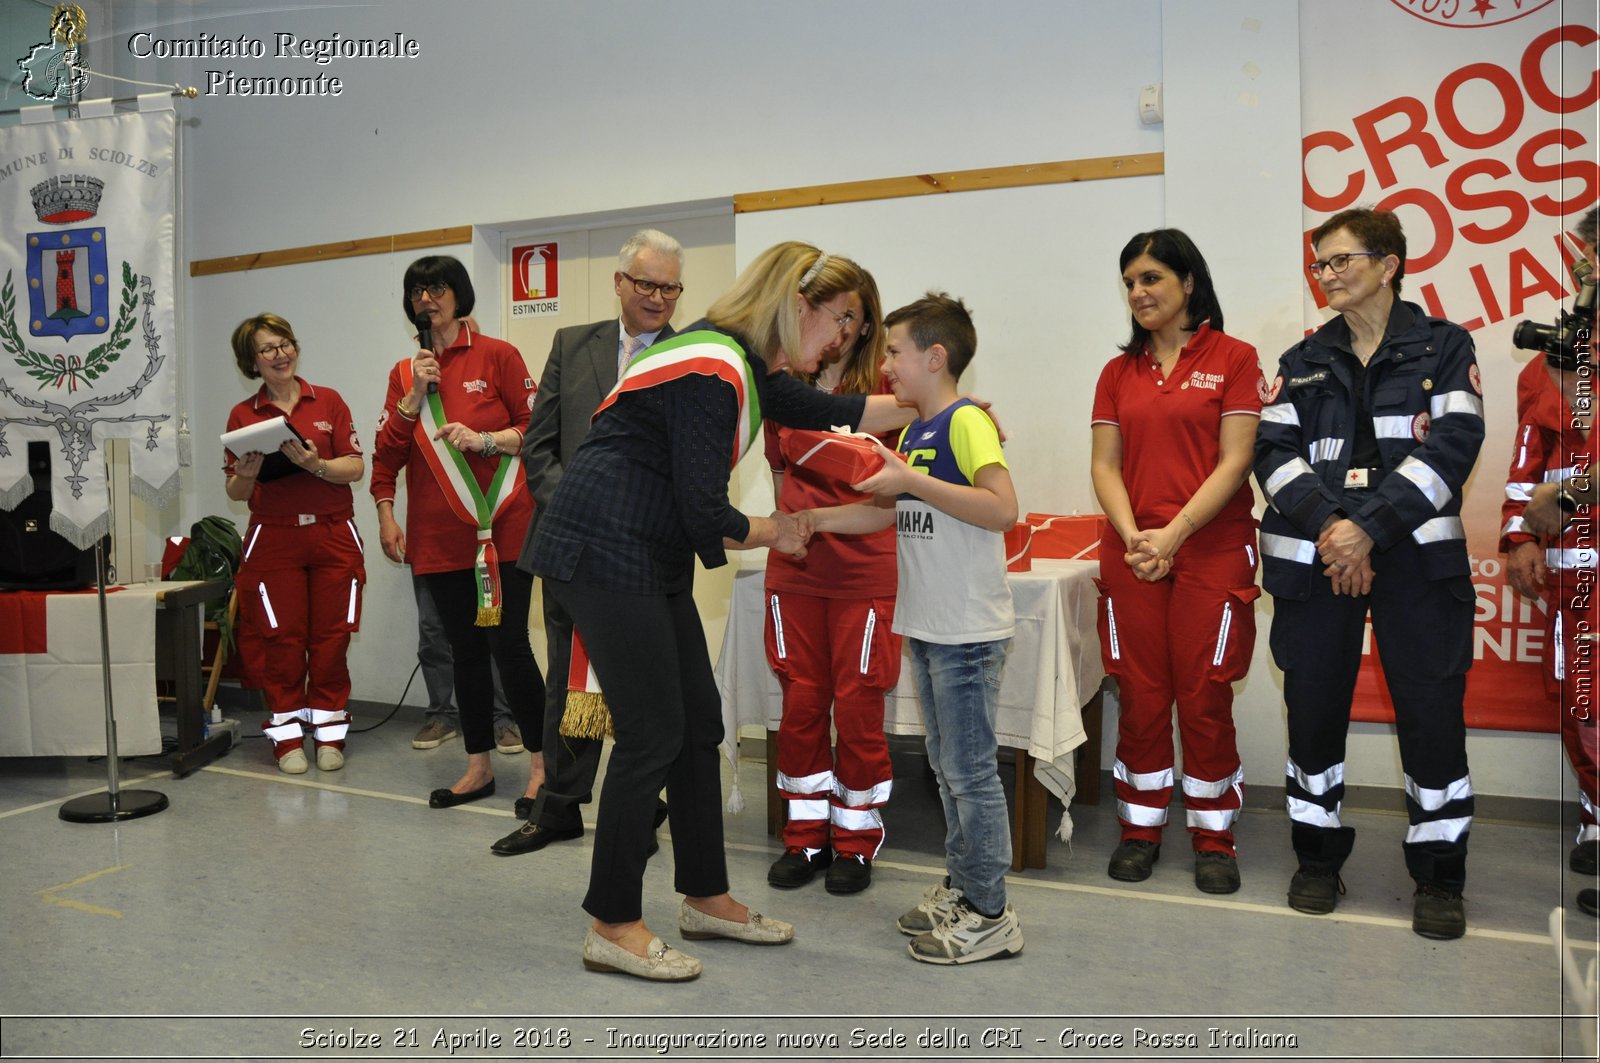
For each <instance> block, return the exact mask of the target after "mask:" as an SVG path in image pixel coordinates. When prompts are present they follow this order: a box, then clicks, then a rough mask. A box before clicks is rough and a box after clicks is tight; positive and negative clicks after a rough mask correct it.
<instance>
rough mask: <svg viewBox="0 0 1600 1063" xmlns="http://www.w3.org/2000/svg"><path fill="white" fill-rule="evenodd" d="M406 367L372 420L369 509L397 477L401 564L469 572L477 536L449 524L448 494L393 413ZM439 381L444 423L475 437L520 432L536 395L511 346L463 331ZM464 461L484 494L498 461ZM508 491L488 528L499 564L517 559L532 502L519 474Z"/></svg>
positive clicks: (391, 492) (473, 456) (410, 424)
mask: <svg viewBox="0 0 1600 1063" xmlns="http://www.w3.org/2000/svg"><path fill="white" fill-rule="evenodd" d="M410 360H411V359H410V358H409V357H408V358H405V359H402V360H401V361H400V362H396V363H395V365H394V367H393V368H391V369H390V370H389V393H388V395H387V396H386V397H385V398H384V401H383V413H382V414H381V415H380V416H379V418H378V441H377V444H376V447H375V449H374V450H373V454H372V498H373V501H375V502H382V501H384V500H385V499H393V498H394V497H395V491H396V486H395V482H396V480H397V479H398V478H399V475H400V472H401V471H402V470H404V472H405V474H406V523H405V527H406V561H407V562H409V563H410V565H411V569H412V571H413V572H416V573H417V574H418V575H426V574H428V573H430V572H454V571H456V570H458V569H465V568H471V567H472V565H473V562H474V559H475V558H476V557H477V552H478V532H477V528H476V527H475V526H473V525H471V524H468V523H466V522H465V521H463V520H462V519H461V518H460V517H458V516H456V513H455V510H453V509H452V508H450V502H449V499H448V498H447V497H446V496H445V494H444V492H445V491H446V490H449V488H448V487H446V486H443V485H441V484H440V483H439V482H438V480H437V479H436V478H435V477H434V474H433V469H432V468H431V467H430V466H429V465H428V463H427V460H426V459H425V458H424V457H423V456H422V452H421V451H420V450H419V449H418V447H417V446H416V445H414V444H415V441H416V431H415V430H416V427H417V424H418V422H416V421H412V420H408V419H407V418H405V417H402V416H400V414H399V413H397V412H396V410H395V406H396V404H397V403H398V402H399V401H400V399H402V398H404V397H405V395H406V393H407V390H406V389H405V388H403V387H402V386H401V383H400V367H401V366H402V365H404V364H405V363H407V362H409V361H410ZM439 376H440V379H439V395H440V397H441V398H442V399H443V401H444V414H445V418H446V419H447V420H450V421H455V422H458V423H460V424H464V425H466V426H467V427H468V428H471V429H474V430H476V431H479V432H498V431H500V430H502V429H505V428H515V429H516V430H517V431H518V432H522V433H526V432H527V430H528V417H529V415H530V414H531V412H532V410H533V394H534V392H535V391H536V390H537V388H536V387H535V386H534V383H533V374H531V373H530V372H529V371H528V366H527V364H526V363H525V362H523V360H522V354H521V352H519V351H518V350H517V349H516V348H515V347H513V346H512V345H511V344H509V343H506V342H505V341H504V340H497V339H491V338H490V337H488V336H483V335H474V334H473V332H472V330H471V329H470V328H468V327H467V326H466V325H465V324H462V326H461V329H460V331H459V332H458V333H457V335H456V342H455V343H454V344H453V345H452V346H451V347H449V348H447V349H446V350H445V351H444V352H443V353H442V354H441V355H440V356H439ZM422 423H423V424H424V425H426V423H427V422H426V420H424V421H423V422H422ZM466 459H467V465H468V467H469V468H470V469H471V470H472V474H473V477H474V478H475V479H476V480H477V481H478V486H479V487H480V488H483V489H487V488H488V486H489V482H490V481H491V480H492V479H493V478H494V471H495V469H496V468H497V467H498V466H499V464H500V459H499V457H494V458H485V457H483V456H482V455H480V454H478V453H476V452H469V453H467V455H466ZM512 488H513V490H514V492H515V493H514V494H513V495H512V498H511V501H510V503H509V505H508V506H507V508H506V509H505V510H504V511H503V512H502V513H501V514H500V517H499V518H498V519H497V520H496V521H495V522H494V545H495V549H496V551H498V552H499V554H500V560H501V561H515V560H516V559H517V555H518V554H519V553H520V552H521V550H522V540H523V538H524V536H525V535H526V534H527V530H528V520H529V518H530V517H531V516H532V515H533V501H532V498H531V497H530V496H529V494H528V489H527V484H526V483H525V482H524V478H523V476H522V475H521V474H520V473H518V474H517V476H516V479H515V481H514V483H513V484H512Z"/></svg>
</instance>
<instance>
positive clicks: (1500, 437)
mask: <svg viewBox="0 0 1600 1063" xmlns="http://www.w3.org/2000/svg"><path fill="white" fill-rule="evenodd" d="M1595 18H1596V12H1595V9H1594V7H1593V6H1592V5H1579V4H1549V3H1545V4H1538V3H1535V2H1532V0H1525V2H1522V3H1518V4H1510V3H1505V2H1499V3H1492V2H1483V0H1479V2H1478V3H1466V2H1455V0H1350V2H1346V3H1340V4H1307V5H1302V6H1301V39H1302V40H1303V41H1305V42H1307V43H1306V45H1305V46H1304V47H1303V49H1302V51H1303V55H1302V64H1301V69H1302V85H1303V92H1302V112H1303V115H1304V127H1305V128H1306V129H1308V130H1311V132H1309V133H1308V134H1307V135H1306V136H1305V138H1304V140H1303V142H1302V155H1303V163H1304V182H1305V184H1304V203H1305V221H1306V236H1307V237H1308V238H1309V235H1310V232H1311V231H1312V230H1313V229H1314V228H1315V227H1316V226H1317V225H1318V224H1320V223H1321V222H1322V221H1323V220H1325V219H1326V218H1327V217H1328V216H1329V215H1330V214H1333V213H1335V212H1337V211H1340V210H1344V209H1346V208H1348V207H1353V206H1374V207H1377V208H1378V209H1382V210H1392V211H1394V212H1395V213H1396V214H1397V215H1399V217H1400V220H1401V222H1402V224H1403V225H1404V226H1405V231H1406V237H1407V244H1408V255H1407V259H1406V274H1405V281H1404V283H1405V298H1407V299H1410V300H1413V301H1415V302H1417V303H1420V304H1421V305H1422V306H1423V307H1424V308H1425V309H1426V310H1427V312H1428V313H1430V314H1433V315H1435V316H1437V317H1444V318H1449V319H1450V320H1452V321H1455V322H1457V323H1458V324H1460V325H1461V326H1462V327H1464V328H1466V329H1467V330H1468V331H1470V332H1471V333H1472V334H1473V339H1474V341H1475V343H1476V345H1477V353H1478V363H1479V368H1480V371H1481V374H1482V378H1483V383H1484V407H1485V421H1486V426H1487V435H1486V437H1485V439H1484V444H1483V449H1482V451H1481V453H1480V455H1479V459H1478V465H1477V469H1476V471H1475V472H1474V474H1473V477H1472V479H1471V481H1470V482H1469V484H1468V487H1467V492H1466V497H1465V500H1464V505H1463V510H1462V519H1463V521H1464V522H1465V524H1466V527H1467V544H1468V549H1469V551H1470V552H1471V555H1472V581H1473V585H1474V587H1475V588H1476V591H1477V618H1476V628H1475V631H1474V638H1473V667H1472V671H1471V673H1470V674H1469V676H1468V682H1467V724H1468V726H1471V727H1489V728H1500V729H1508V730H1523V731H1554V730H1556V729H1557V728H1558V723H1559V721H1558V718H1557V715H1556V710H1555V707H1554V702H1553V701H1551V700H1549V699H1547V698H1546V697H1545V695H1544V693H1543V688H1542V685H1541V678H1540V674H1539V668H1540V662H1541V660H1542V659H1543V656H1544V653H1545V651H1546V646H1545V637H1546V636H1545V617H1544V606H1543V604H1542V603H1533V602H1528V601H1526V600H1524V599H1522V598H1520V597H1518V596H1517V594H1516V593H1515V592H1514V591H1513V590H1512V589H1511V588H1510V586H1509V585H1508V584H1507V583H1506V580H1505V574H1504V558H1502V557H1501V556H1500V555H1499V536H1500V504H1501V501H1502V499H1503V497H1504V488H1505V482H1506V472H1507V469H1508V467H1509V464H1510V458H1511V445H1512V437H1513V434H1514V432H1515V430H1516V411H1515V396H1516V376H1517V373H1518V372H1519V371H1520V370H1521V368H1522V366H1523V365H1524V364H1525V363H1526V362H1527V361H1528V360H1529V359H1530V358H1533V357H1536V355H1535V354H1533V353H1532V352H1528V351H1518V350H1516V349H1515V348H1514V347H1513V345H1512V342H1511V336H1512V332H1513V331H1514V329H1515V326H1516V324H1517V322H1518V321H1519V320H1522V319H1533V320H1536V321H1540V322H1543V323H1547V324H1548V323H1550V322H1551V321H1553V320H1554V319H1555V317H1556V315H1557V313H1558V312H1559V310H1560V308H1561V305H1562V303H1563V301H1564V300H1567V299H1569V298H1570V297H1571V296H1572V295H1573V294H1575V292H1576V287H1577V286H1576V284H1575V282H1574V281H1573V280H1572V275H1571V273H1570V271H1569V267H1570V266H1571V264H1572V261H1573V257H1574V256H1573V252H1572V251H1571V249H1570V248H1568V247H1567V246H1566V245H1565V244H1564V242H1563V241H1562V233H1563V232H1564V231H1565V230H1567V229H1570V228H1571V227H1572V226H1573V225H1574V223H1575V222H1576V221H1577V219H1578V218H1579V217H1580V216H1581V215H1582V214H1583V213H1584V212H1585V211H1587V210H1589V209H1590V208H1591V207H1593V206H1594V205H1595V203H1596V202H1597V201H1600V165H1597V163H1596V146H1595V143H1594V140H1595V129H1596V118H1597V107H1596V104H1597V102H1600V70H1597V58H1596V57H1597V44H1600V33H1597V30H1596V26H1595ZM1302 250H1303V251H1304V253H1305V260H1306V262H1307V263H1309V262H1310V261H1311V259H1312V257H1313V256H1312V254H1311V248H1310V245H1309V239H1307V240H1306V241H1304V247H1303V249H1302ZM1304 310H1305V325H1306V328H1307V329H1308V330H1309V329H1313V328H1316V327H1318V326H1320V325H1321V324H1322V323H1323V322H1324V321H1325V320H1327V314H1326V312H1325V303H1324V302H1323V300H1322V295H1321V291H1320V289H1318V287H1317V286H1316V285H1315V284H1312V283H1310V281H1309V276H1308V278H1307V284H1306V292H1305V302H1304ZM1368 635H1369V637H1368V640H1367V655H1366V657H1365V659H1364V661H1363V667H1362V672H1361V676H1360V679H1359V680H1358V682H1357V686H1356V698H1355V705H1354V707H1353V710H1352V715H1353V717H1354V718H1355V719H1358V720H1370V721H1384V722H1386V721H1390V720H1392V719H1393V718H1394V717H1393V711H1392V707H1391V706H1390V704H1389V700H1388V693H1387V691H1386V690H1385V688H1384V683H1383V677H1382V674H1381V670H1380V667H1379V664H1378V661H1377V656H1376V654H1375V653H1374V652H1372V640H1371V637H1370V629H1369V633H1368Z"/></svg>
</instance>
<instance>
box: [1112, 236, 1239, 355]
mask: <svg viewBox="0 0 1600 1063" xmlns="http://www.w3.org/2000/svg"><path fill="white" fill-rule="evenodd" d="M1140 255H1149V256H1150V257H1151V258H1153V259H1155V260H1156V261H1157V262H1159V263H1161V264H1162V265H1163V266H1166V267H1167V268H1168V269H1170V270H1171V271H1172V272H1174V273H1176V274H1177V275H1178V280H1180V281H1189V282H1190V288H1191V290H1190V292H1189V298H1188V301H1187V302H1186V303H1185V304H1184V308H1185V309H1186V310H1187V311H1188V316H1187V317H1186V318H1185V319H1184V322H1183V327H1184V329H1185V331H1190V332H1192V331H1194V330H1195V329H1197V328H1199V327H1200V322H1202V321H1210V322H1211V327H1212V328H1214V329H1216V330H1217V331H1218V332H1221V331H1222V304H1221V303H1219V302H1218V301H1217V289H1216V287H1215V285H1213V284H1212V283H1211V267H1210V266H1208V265H1206V258H1205V256H1204V255H1202V254H1201V253H1200V249H1199V248H1198V247H1196V246H1194V241H1193V240H1191V239H1189V235H1188V234H1187V233H1185V232H1184V231H1183V230H1182V229H1152V230H1150V231H1149V232H1147V233H1138V234H1136V235H1135V236H1134V238H1133V239H1132V240H1129V241H1128V244H1127V246H1126V247H1124V248H1123V249H1122V256H1121V257H1120V258H1119V259H1118V260H1117V269H1118V271H1119V272H1120V271H1123V270H1126V269H1127V268H1128V263H1130V262H1132V261H1133V260H1134V259H1136V258H1138V257H1139V256H1140ZM1149 343H1150V330H1149V329H1147V328H1145V327H1144V326H1143V325H1141V324H1139V322H1138V320H1137V319H1134V320H1133V333H1132V334H1131V335H1130V336H1129V337H1128V342H1127V343H1124V344H1123V345H1122V351H1123V353H1124V354H1138V353H1140V352H1141V351H1143V350H1144V349H1145V347H1147V346H1149Z"/></svg>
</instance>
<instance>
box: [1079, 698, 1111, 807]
mask: <svg viewBox="0 0 1600 1063" xmlns="http://www.w3.org/2000/svg"><path fill="white" fill-rule="evenodd" d="M1105 701H1106V696H1105V692H1104V691H1101V690H1097V691H1095V694H1094V697H1093V698H1091V699H1090V700H1089V704H1087V705H1085V706H1084V707H1083V734H1084V740H1083V745H1081V746H1079V747H1078V748H1077V749H1076V750H1074V751H1073V755H1074V757H1075V758H1076V760H1075V763H1074V765H1073V782H1074V783H1075V784H1076V786H1077V791H1078V792H1077V794H1076V795H1074V797H1073V799H1072V802H1073V804H1077V805H1098V804H1099V803H1100V734H1101V731H1100V727H1101V724H1102V723H1103V722H1104V720H1103V717H1104V714H1105Z"/></svg>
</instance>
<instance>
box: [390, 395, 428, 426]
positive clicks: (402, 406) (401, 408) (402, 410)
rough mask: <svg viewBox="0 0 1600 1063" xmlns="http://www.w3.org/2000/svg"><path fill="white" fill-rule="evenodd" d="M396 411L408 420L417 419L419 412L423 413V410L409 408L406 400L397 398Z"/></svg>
mask: <svg viewBox="0 0 1600 1063" xmlns="http://www.w3.org/2000/svg"><path fill="white" fill-rule="evenodd" d="M394 412H395V413H398V414H399V415H400V416H401V417H404V418H405V419H406V420H408V421H415V420H416V419H417V414H419V413H421V412H422V411H421V410H408V409H406V400H405V399H397V400H396V401H395V404H394Z"/></svg>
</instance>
